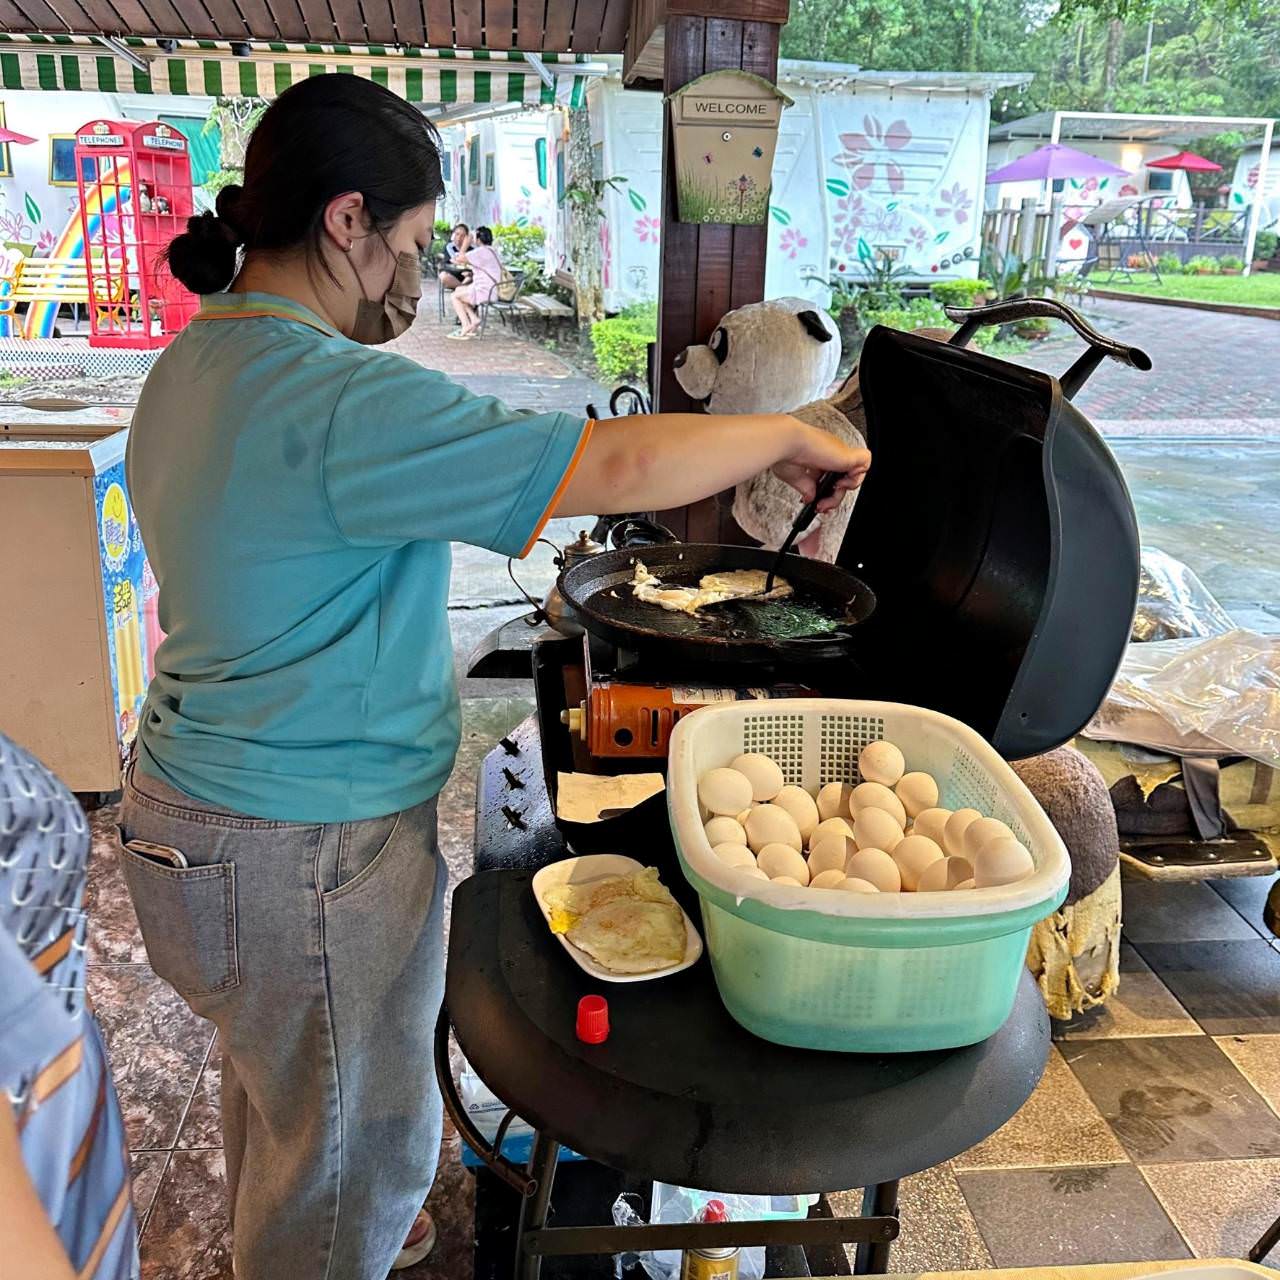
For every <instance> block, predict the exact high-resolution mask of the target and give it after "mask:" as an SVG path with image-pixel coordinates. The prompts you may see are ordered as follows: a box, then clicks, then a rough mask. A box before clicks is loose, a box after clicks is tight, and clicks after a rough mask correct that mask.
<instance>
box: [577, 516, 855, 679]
mask: <svg viewBox="0 0 1280 1280" xmlns="http://www.w3.org/2000/svg"><path fill="white" fill-rule="evenodd" d="M637 532H639V533H640V534H641V540H640V541H637V540H635V535H636V534H637ZM619 534H621V535H622V537H623V538H626V539H628V540H627V542H626V545H623V546H621V547H620V548H618V549H617V550H613V551H602V552H600V554H599V555H594V556H590V557H588V558H587V559H585V560H579V561H578V562H577V563H576V564H573V565H570V566H569V567H568V568H567V569H565V570H564V572H563V573H561V575H560V581H559V588H560V594H561V595H562V596H563V597H564V598H565V600H566V601H567V602H568V603H569V605H570V606H571V607H572V608H573V610H574V613H575V615H576V617H577V620H578V621H579V622H580V623H581V624H582V626H583V627H584V628H585V629H586V630H587V631H589V632H590V633H591V634H592V635H593V636H598V637H599V638H600V639H602V640H606V641H608V642H609V643H611V644H615V645H618V646H620V647H621V648H625V649H628V650H630V651H631V652H633V653H635V654H636V655H637V656H640V657H643V658H652V659H656V660H658V661H661V662H664V663H671V664H672V666H673V669H675V670H679V668H680V665H681V664H683V665H686V666H694V665H698V664H703V663H734V664H739V665H749V664H753V663H761V664H766V665H769V664H794V663H797V662H816V661H824V660H826V659H829V658H847V657H848V656H849V652H850V650H849V646H850V642H851V640H852V633H853V629H854V628H855V627H856V626H857V625H858V624H859V623H861V622H864V621H866V619H867V618H868V617H869V616H870V615H871V613H872V611H873V610H874V609H875V605H876V600H875V596H874V594H873V593H872V591H871V588H870V587H868V586H867V585H866V583H864V582H862V581H861V580H860V579H858V578H855V577H854V576H853V574H851V573H849V572H848V570H846V569H842V568H840V567H839V566H837V565H833V564H826V563H825V562H824V561H821V560H809V559H807V558H805V557H804V556H788V557H787V558H786V560H785V561H784V562H783V564H782V566H781V568H780V570H779V572H780V574H781V576H782V577H783V578H785V579H786V581H787V582H789V583H790V584H791V586H792V587H793V588H794V590H795V596H794V598H793V599H791V600H784V601H778V602H765V601H751V600H744V601H739V602H736V603H733V604H720V605H711V606H709V607H707V608H706V609H704V610H701V611H700V612H699V613H698V615H697V616H696V617H691V616H689V615H688V614H684V613H670V612H668V611H667V610H665V609H662V608H659V607H658V606H657V605H654V604H645V603H644V602H643V601H640V600H637V599H636V598H635V597H634V595H633V594H632V591H631V580H632V577H633V575H634V573H635V562H636V561H637V560H641V561H643V562H644V564H645V566H646V567H647V568H648V569H649V570H650V572H652V573H654V574H656V575H657V576H658V577H659V578H661V579H662V581H663V583H664V584H665V585H667V586H694V585H696V584H697V581H698V579H699V578H701V577H702V576H703V574H707V573H715V572H717V571H721V570H725V569H762V570H764V572H766V573H768V571H769V569H770V568H771V567H772V565H773V563H774V560H775V559H776V557H777V552H775V551H766V550H764V549H763V548H760V547H731V546H722V545H720V544H719V543H705V542H677V541H675V540H674V538H672V535H671V534H670V533H669V532H668V531H667V530H664V529H661V527H660V526H654V525H650V524H649V523H648V522H647V521H625V522H623V524H622V525H620V526H617V527H615V530H614V533H613V539H614V541H615V542H616V541H619V540H620V539H619ZM645 535H648V536H649V537H653V536H663V535H665V536H666V538H668V539H671V540H670V541H664V542H660V543H648V544H646V543H644V542H643V537H644V536H645ZM815 613H816V614H819V615H823V616H825V617H826V618H828V619H838V620H839V621H838V625H837V627H836V629H835V630H830V631H822V632H818V633H816V634H815V633H808V634H806V629H807V620H808V619H809V618H810V617H811V616H812V615H813V614H815Z"/></svg>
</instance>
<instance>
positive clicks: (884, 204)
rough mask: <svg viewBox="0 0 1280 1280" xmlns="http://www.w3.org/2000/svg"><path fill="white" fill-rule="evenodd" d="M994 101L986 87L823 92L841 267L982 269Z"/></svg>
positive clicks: (827, 174)
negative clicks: (985, 174) (985, 156)
mask: <svg viewBox="0 0 1280 1280" xmlns="http://www.w3.org/2000/svg"><path fill="white" fill-rule="evenodd" d="M987 111H988V107H987V101H986V98H985V96H984V95H979V94H974V95H972V96H969V95H967V94H961V93H952V94H948V95H945V96H944V95H942V94H934V95H929V94H921V93H912V94H907V93H902V94H896V95H895V94H892V93H890V94H886V95H875V97H874V98H873V97H872V95H865V96H863V95H859V97H858V98H829V99H826V100H824V101H823V103H822V112H821V116H820V123H819V128H820V129H821V138H822V148H823V150H822V154H823V155H824V156H825V158H826V169H825V171H824V173H823V175H822V178H823V187H824V190H825V193H826V198H827V209H828V228H829V249H830V264H829V270H830V273H831V275H833V276H837V277H838V276H841V275H847V276H848V277H849V278H851V279H854V280H856V279H859V278H861V276H862V275H864V274H865V273H866V271H867V269H868V265H867V264H868V263H879V262H884V261H886V260H887V261H891V262H893V263H894V265H895V266H901V267H903V268H905V269H906V270H907V271H908V272H909V273H910V274H911V275H913V276H917V277H919V276H928V277H932V276H942V277H945V276H955V275H971V274H972V273H973V268H974V265H975V264H976V261H977V256H978V250H979V247H980V244H979V237H980V232H981V227H982V208H981V200H982V190H981V188H980V187H979V186H978V185H976V183H975V178H976V176H977V175H980V174H981V173H982V171H983V168H982V163H981V161H982V156H981V147H982V143H983V140H984V135H985V129H986V113H987ZM855 113H856V114H855Z"/></svg>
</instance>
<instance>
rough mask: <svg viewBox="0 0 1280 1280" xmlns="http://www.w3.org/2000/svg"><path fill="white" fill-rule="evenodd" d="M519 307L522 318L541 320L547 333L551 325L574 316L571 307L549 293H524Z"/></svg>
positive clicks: (561, 322)
mask: <svg viewBox="0 0 1280 1280" xmlns="http://www.w3.org/2000/svg"><path fill="white" fill-rule="evenodd" d="M519 307H520V313H521V318H522V319H526V320H541V321H542V323H543V326H544V328H545V330H546V332H547V333H550V332H551V326H552V325H556V324H563V323H564V322H565V321H566V320H572V319H573V317H574V311H573V308H572V307H570V306H566V305H565V304H564V303H563V302H561V301H560V299H559V298H553V297H552V296H551V295H550V294H549V293H529V294H525V295H524V296H523V297H522V298H521V299H520V304H519Z"/></svg>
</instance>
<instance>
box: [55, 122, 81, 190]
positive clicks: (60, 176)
mask: <svg viewBox="0 0 1280 1280" xmlns="http://www.w3.org/2000/svg"><path fill="white" fill-rule="evenodd" d="M49 185H50V186H51V187H74V186H75V185H76V135H75V134H74V133H52V134H50V135H49Z"/></svg>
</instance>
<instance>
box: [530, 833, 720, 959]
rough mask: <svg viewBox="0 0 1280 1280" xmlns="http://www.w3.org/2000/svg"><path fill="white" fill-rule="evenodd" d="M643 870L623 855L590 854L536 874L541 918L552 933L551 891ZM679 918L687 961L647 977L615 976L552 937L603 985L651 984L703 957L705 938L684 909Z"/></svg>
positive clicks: (563, 940) (569, 944)
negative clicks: (563, 885) (564, 886)
mask: <svg viewBox="0 0 1280 1280" xmlns="http://www.w3.org/2000/svg"><path fill="white" fill-rule="evenodd" d="M643 870H644V863H642V862H637V861H636V860H635V859H634V858H625V857H623V856H622V854H620V853H589V854H583V856H582V857H580V858H563V859H561V861H559V862H552V863H550V864H548V865H547V866H545V867H543V868H542V869H541V870H540V871H537V872H535V873H534V877H533V885H532V888H533V896H534V898H535V900H536V901H537V903H538V910H539V911H541V912H542V918H543V919H544V920H545V921H546V922H547V928H548V929H550V928H551V908H550V907H548V906H547V904H546V902H545V900H544V898H545V895H546V892H547V890H548V889H557V888H559V887H560V886H561V885H562V884H590V883H591V882H592V881H593V880H603V879H604V877H605V876H633V875H635V873H636V872H637V871H643ZM680 914H681V915H682V916H684V958H683V959H682V960H681V961H680V962H679V963H678V964H672V965H668V966H667V967H666V968H665V969H652V970H650V971H649V972H648V973H613V972H612V971H610V970H609V969H606V968H604V967H603V966H602V965H600V964H598V963H597V962H596V961H595V960H593V959H592V958H591V957H590V956H589V955H587V953H586V952H585V951H579V950H578V948H577V947H575V946H574V945H573V943H572V942H570V941H569V939H568V938H566V937H565V936H564V934H563V933H556V934H553V935H552V936H553V937H554V938H557V939H558V940H559V942H560V945H561V946H562V947H563V948H564V949H565V950H566V951H567V952H568V953H569V954H570V956H572V957H573V960H574V962H575V963H576V964H577V966H578V967H579V968H580V969H582V970H583V971H584V972H586V973H589V974H590V975H591V976H592V977H593V978H599V979H600V981H601V982H649V981H651V980H652V979H654V978H666V977H670V975H671V974H673V973H679V972H680V971H681V970H682V969H687V968H689V966H690V965H693V964H697V962H698V958H699V957H700V956H701V955H702V938H701V937H700V936H699V935H698V931H697V929H695V928H694V927H693V921H692V920H690V919H689V916H688V913H687V912H686V911H685V910H684V908H683V907H681V908H680Z"/></svg>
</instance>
